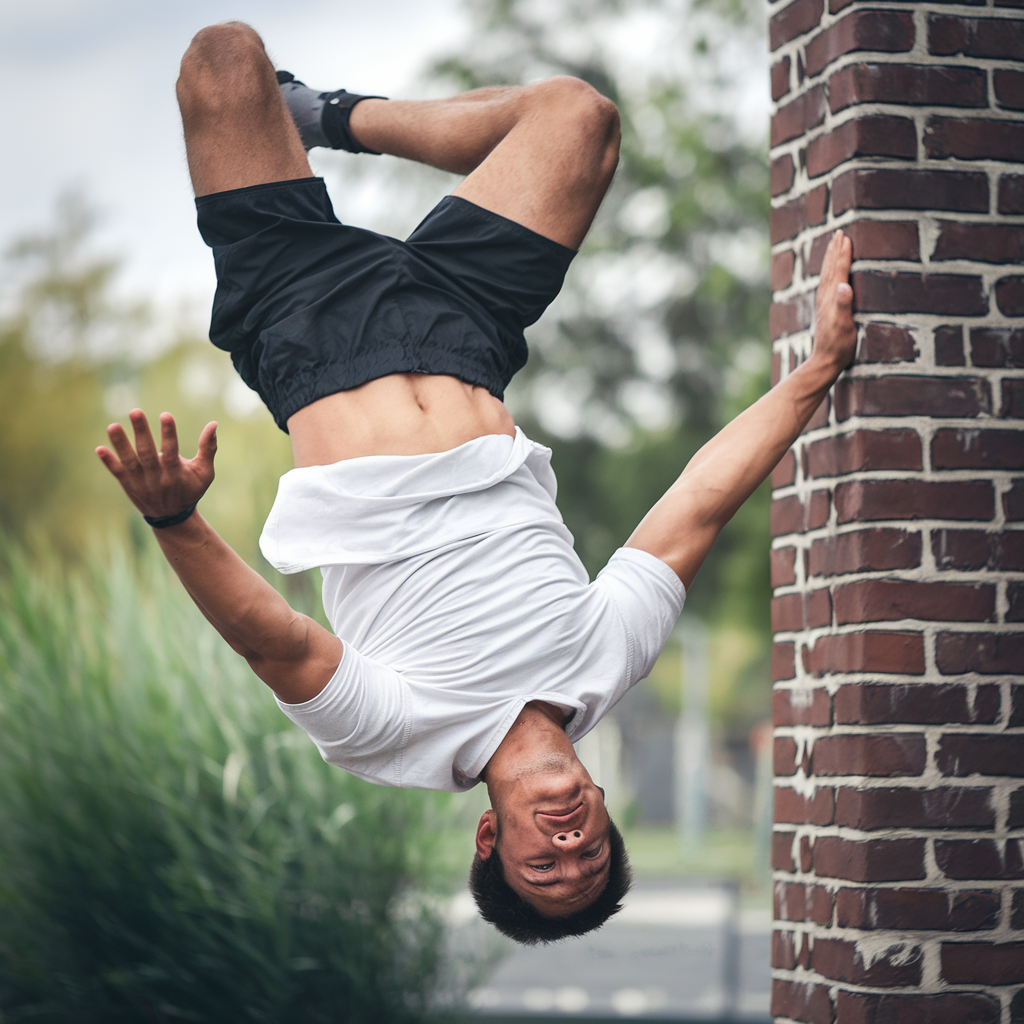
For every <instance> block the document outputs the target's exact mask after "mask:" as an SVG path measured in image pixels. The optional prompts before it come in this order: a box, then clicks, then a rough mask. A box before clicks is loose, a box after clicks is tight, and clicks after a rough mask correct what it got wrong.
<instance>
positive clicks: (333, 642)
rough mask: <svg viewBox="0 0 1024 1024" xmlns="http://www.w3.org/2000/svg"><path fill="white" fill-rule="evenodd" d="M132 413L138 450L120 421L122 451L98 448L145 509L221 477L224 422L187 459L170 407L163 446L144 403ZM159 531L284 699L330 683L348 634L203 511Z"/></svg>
mask: <svg viewBox="0 0 1024 1024" xmlns="http://www.w3.org/2000/svg"><path fill="white" fill-rule="evenodd" d="M130 415H131V421H132V427H133V428H134V431H135V448H137V449H138V452H137V454H136V450H135V448H133V447H132V445H131V442H130V441H129V440H128V437H127V435H126V434H125V431H124V428H123V427H122V426H121V425H120V424H119V423H114V424H111V426H110V427H108V428H107V435H108V436H109V438H110V444H111V447H112V448H113V449H114V451H113V452H112V451H110V449H108V448H104V447H100V448H97V449H96V454H97V455H98V456H99V457H100V459H101V460H102V461H103V464H104V465H105V466H106V467H107V469H109V470H110V472H111V473H112V474H113V475H114V476H115V477H116V478H117V481H118V483H120V484H121V486H122V487H123V488H124V491H125V493H126V494H127V495H128V497H129V498H130V499H131V500H132V502H133V504H134V505H135V507H136V508H137V509H138V510H139V511H140V512H142V513H143V515H148V516H153V517H156V516H172V515H175V514H177V513H178V512H180V511H182V510H183V509H185V508H187V507H188V506H190V505H191V504H193V503H194V502H196V501H198V500H199V499H200V498H201V497H202V496H203V494H204V493H205V492H206V490H207V488H208V487H209V486H210V484H211V483H212V482H213V458H214V455H215V453H216V451H217V424H216V423H209V424H207V426H206V428H205V429H204V430H203V433H202V435H201V436H200V438H199V451H198V452H197V454H196V457H195V458H194V459H183V458H181V456H180V455H179V454H178V435H177V430H176V429H175V426H174V418H173V417H172V416H171V415H170V413H163V415H161V417H160V428H161V448H160V451H157V448H156V444H155V443H154V441H153V435H152V434H151V433H150V429H149V424H148V423H147V422H146V417H145V415H144V414H143V412H142V410H140V409H135V410H134V411H133V412H132V413H131V414H130ZM114 452H116V453H117V454H116V455H115V454H114ZM153 532H154V533H155V534H156V538H157V540H158V542H159V543H160V548H161V550H162V551H163V553H164V556H165V557H166V558H167V561H168V562H170V564H171V567H172V568H173V569H174V571H175V572H176V573H177V574H178V578H179V579H180V580H181V582H182V583H183V584H184V586H185V589H186V590H187V591H188V593H189V595H190V596H191V598H192V600H193V601H195V603H196V605H198V607H199V609H200V611H202V613H203V614H204V615H205V616H206V618H207V619H209V621H210V622H211V623H212V624H213V626H214V628H215V629H216V630H217V632H218V633H220V635H221V636H222V637H224V639H225V640H226V641H227V642H228V643H229V644H230V645H231V647H232V649H233V650H235V651H237V652H238V653H239V654H241V655H242V657H244V658H245V659H246V661H248V662H249V664H250V665H251V666H252V669H253V671H254V672H255V673H256V675H258V676H259V677H260V679H262V680H263V681H264V682H265V683H266V684H267V685H268V686H269V687H270V688H271V689H272V690H273V691H274V692H275V693H276V694H277V695H278V696H279V697H280V698H281V699H282V700H283V701H285V702H286V703H289V704H299V703H302V702H303V701H306V700H310V699H311V698H313V697H315V696H316V695H317V694H318V693H319V692H320V691H321V690H322V689H323V688H324V686H326V685H327V683H328V682H329V680H330V678H331V676H332V675H333V674H334V672H335V670H336V669H337V667H338V664H339V663H340V661H341V654H342V644H341V641H340V640H339V639H338V638H337V637H336V636H334V635H333V634H332V633H330V632H329V631H328V630H326V629H324V628H323V626H321V625H320V624H319V623H317V622H314V621H313V620H312V619H310V618H309V617H307V616H305V615H300V614H299V613H298V612H296V611H295V610H294V609H292V608H291V607H290V606H289V604H288V603H287V601H285V599H284V598H283V597H282V596H281V595H280V594H279V593H278V592H277V591H276V590H275V589H274V588H273V587H272V586H271V585H270V584H269V583H267V581H266V580H265V579H263V577H262V576H260V575H259V573H257V572H255V571H254V570H253V569H251V568H250V567H249V566H248V565H246V564H245V562H243V561H242V559H241V558H239V557H238V555H236V554H235V552H234V551H232V550H231V548H230V547H228V545H227V544H225V543H224V541H223V540H222V539H221V538H220V537H219V536H218V535H217V533H216V531H215V530H214V529H213V528H212V527H211V526H210V524H209V523H207V522H206V520H205V519H203V517H202V516H201V515H200V514H199V513H198V512H195V513H193V514H192V515H191V516H190V517H189V518H188V519H186V520H185V521H184V522H183V523H179V524H178V525H177V526H169V527H165V528H163V529H154V531H153Z"/></svg>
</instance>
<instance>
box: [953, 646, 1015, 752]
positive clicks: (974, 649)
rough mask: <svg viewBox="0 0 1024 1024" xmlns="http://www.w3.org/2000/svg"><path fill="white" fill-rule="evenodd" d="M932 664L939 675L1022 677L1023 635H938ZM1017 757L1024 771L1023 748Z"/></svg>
mask: <svg viewBox="0 0 1024 1024" xmlns="http://www.w3.org/2000/svg"><path fill="white" fill-rule="evenodd" d="M935 661H936V664H937V665H938V667H939V671H940V672H941V673H942V674H943V675H959V674H961V673H963V672H978V673H980V674H981V675H1002V674H1004V673H1006V674H1018V675H1024V633H940V634H939V635H938V636H937V637H936V638H935ZM989 742H992V743H994V742H995V740H990V741H989ZM1022 742H1024V737H1022ZM1019 756H1020V757H1021V758H1022V760H1021V767H1022V768H1024V748H1022V749H1021V752H1020V755H1019Z"/></svg>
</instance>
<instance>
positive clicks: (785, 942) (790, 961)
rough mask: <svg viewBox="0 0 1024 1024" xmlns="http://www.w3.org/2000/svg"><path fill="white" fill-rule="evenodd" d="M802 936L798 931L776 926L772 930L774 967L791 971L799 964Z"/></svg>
mask: <svg viewBox="0 0 1024 1024" xmlns="http://www.w3.org/2000/svg"><path fill="white" fill-rule="evenodd" d="M799 942H800V936H799V934H798V933H796V932H791V931H783V930H782V929H780V928H776V929H775V931H773V932H772V967H775V968H778V969H779V970H783V971H791V970H793V968H795V967H796V966H797V963H798V962H799V961H798V949H799Z"/></svg>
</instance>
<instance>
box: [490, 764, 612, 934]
mask: <svg viewBox="0 0 1024 1024" xmlns="http://www.w3.org/2000/svg"><path fill="white" fill-rule="evenodd" d="M577 763H578V762H577ZM568 768H569V766H568V765H566V766H565V769H568ZM565 769H563V770H559V768H558V767H557V766H556V765H552V766H551V769H550V770H543V771H538V772H536V773H531V774H529V775H526V776H524V777H523V778H521V779H519V780H517V783H516V786H515V788H514V790H513V791H512V792H511V793H509V794H507V795H506V797H505V798H504V799H503V800H502V801H501V803H500V804H499V805H498V806H496V808H495V809H494V810H491V811H487V812H485V814H484V816H483V817H482V818H481V819H480V826H479V828H478V830H477V850H478V852H479V853H480V855H481V856H482V857H485V858H486V856H489V854H490V851H491V849H492V848H493V846H494V842H495V840H497V838H498V835H499V834H500V840H498V849H499V853H500V854H501V862H502V865H503V867H504V869H505V881H506V882H508V884H509V885H510V886H511V887H512V888H513V889H514V890H515V891H516V892H517V893H518V894H519V895H520V896H522V897H523V899H525V900H526V901H527V902H528V903H530V904H531V905H532V906H533V907H534V908H535V909H536V910H537V911H538V912H539V913H541V914H543V915H544V916H546V917H563V916H565V915H568V914H572V913H575V912H576V911H579V910H582V909H583V908H584V907H586V906H589V904H590V903H592V902H593V901H594V900H595V899H596V898H597V896H598V895H599V894H600V893H601V892H602V891H603V890H604V887H605V885H606V884H607V882H608V870H609V862H610V856H611V846H610V843H609V838H608V826H609V819H608V812H607V811H606V810H605V806H604V794H603V793H602V791H601V790H600V789H599V788H598V787H597V786H595V785H594V783H593V782H592V781H591V780H590V778H589V776H587V775H586V773H585V772H580V771H573V770H565Z"/></svg>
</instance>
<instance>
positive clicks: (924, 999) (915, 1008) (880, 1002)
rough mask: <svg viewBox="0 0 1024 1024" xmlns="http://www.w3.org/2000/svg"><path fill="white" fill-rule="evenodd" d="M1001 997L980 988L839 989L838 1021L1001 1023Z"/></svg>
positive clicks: (840, 1023) (853, 1023) (868, 1023)
mask: <svg viewBox="0 0 1024 1024" xmlns="http://www.w3.org/2000/svg"><path fill="white" fill-rule="evenodd" d="M1002 1013H1003V1011H1002V1006H1001V1004H1000V1002H999V1000H998V999H996V998H994V997H992V996H987V995H983V994H982V993H978V992H944V993H942V994H941V995H877V994H875V993H868V992H848V991H846V990H845V989H840V990H839V992H838V993H837V1002H836V1019H835V1024H1000V1021H1001V1020H1002Z"/></svg>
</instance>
